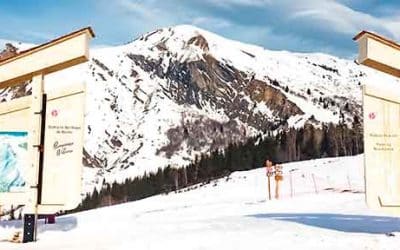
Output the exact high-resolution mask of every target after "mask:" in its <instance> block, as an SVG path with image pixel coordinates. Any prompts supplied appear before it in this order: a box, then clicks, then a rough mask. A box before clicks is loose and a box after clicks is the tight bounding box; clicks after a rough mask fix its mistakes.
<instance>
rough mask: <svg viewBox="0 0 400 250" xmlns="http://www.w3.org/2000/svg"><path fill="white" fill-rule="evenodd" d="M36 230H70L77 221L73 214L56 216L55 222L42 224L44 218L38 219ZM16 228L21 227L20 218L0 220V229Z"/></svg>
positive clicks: (75, 225) (74, 226)
mask: <svg viewBox="0 0 400 250" xmlns="http://www.w3.org/2000/svg"><path fill="white" fill-rule="evenodd" d="M38 222H39V224H38V232H39V233H41V232H46V231H63V232H65V231H70V230H72V229H74V228H76V227H77V225H78V221H77V219H76V218H75V217H74V216H65V217H64V216H62V217H57V218H56V224H44V219H40V220H38ZM2 227H3V228H16V229H22V227H23V223H22V220H14V221H1V222H0V230H1V228H2Z"/></svg>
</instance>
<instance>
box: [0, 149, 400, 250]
mask: <svg viewBox="0 0 400 250" xmlns="http://www.w3.org/2000/svg"><path fill="white" fill-rule="evenodd" d="M362 161H363V157H362V156H355V157H343V158H332V159H321V160H312V161H305V162H297V163H290V164H285V165H284V180H283V182H282V197H281V199H280V200H271V201H270V200H266V196H267V182H266V177H265V170H264V169H256V170H252V171H245V172H236V173H233V174H232V175H231V176H230V178H228V179H227V178H223V179H220V180H217V181H213V182H211V183H210V184H207V185H203V186H198V187H197V188H196V189H191V190H183V191H182V192H180V193H170V194H169V195H159V196H155V197H151V198H148V199H145V200H141V201H137V202H131V203H127V204H122V205H118V206H113V207H107V208H101V209H96V210H91V211H86V212H81V213H78V214H73V215H68V216H63V217H60V218H57V224H56V225H43V224H41V225H40V227H39V236H38V241H37V242H36V243H29V244H12V243H5V242H2V243H0V249H46V250H47V249H85V250H88V249H100V250H101V249H113V250H119V249H175V250H177V249H185V250H186V249H219V250H222V249H229V250H231V249H335V250H336V249H399V245H400V234H399V233H397V232H399V231H400V219H399V218H396V217H391V216H389V215H384V214H380V213H377V212H374V211H371V210H369V209H368V208H367V207H366V205H365V203H364V194H363V193H362V191H363V185H364V184H363V167H362V165H363V164H362ZM290 173H292V178H290ZM290 180H292V183H293V187H294V192H291V189H290ZM313 180H315V182H314V181H313ZM314 183H315V184H314ZM273 188H274V186H272V189H273ZM1 223H2V224H1V227H0V239H7V238H10V237H11V236H10V235H11V234H12V233H13V232H15V231H17V230H20V228H21V223H20V222H1ZM41 223H42V222H41ZM388 233H393V234H388Z"/></svg>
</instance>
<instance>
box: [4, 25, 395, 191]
mask: <svg viewBox="0 0 400 250" xmlns="http://www.w3.org/2000/svg"><path fill="white" fill-rule="evenodd" d="M378 79H379V84H380V83H385V84H388V85H390V84H393V83H394V82H396V81H397V80H395V79H393V78H391V77H390V76H386V75H383V74H380V73H377V72H374V71H372V70H369V69H366V68H364V67H362V66H359V65H357V64H355V63H354V62H353V61H349V60H344V59H340V58H336V57H334V56H330V55H325V54H299V53H291V52H286V51H270V50H266V49H264V48H261V47H258V46H253V45H248V44H243V43H240V42H236V41H232V40H228V39H225V38H223V37H220V36H218V35H216V34H213V33H210V32H208V31H205V30H202V29H199V28H196V27H193V26H188V25H181V26H176V27H171V28H164V29H159V30H156V31H154V32H150V33H147V34H145V35H143V36H141V37H139V38H137V39H136V40H134V41H132V42H130V43H128V44H126V45H123V46H117V47H110V48H101V49H92V51H91V60H90V62H89V63H87V64H85V65H81V66H76V67H73V68H71V69H69V70H66V71H64V72H60V73H57V74H54V75H51V76H49V77H48V78H47V79H46V88H54V87H60V86H62V84H69V83H71V82H74V81H82V80H85V81H86V82H87V93H88V97H87V113H86V122H87V128H86V144H85V150H84V155H85V158H84V165H85V166H86V168H85V182H86V183H85V184H86V188H87V190H90V188H91V187H93V185H96V184H97V185H101V184H102V182H103V179H104V178H105V179H106V181H113V180H117V181H123V180H124V179H125V178H126V177H131V176H135V175H140V174H143V173H144V172H146V171H147V172H148V171H154V170H156V169H157V168H159V167H164V166H166V165H168V164H170V165H173V166H182V165H184V164H187V163H189V162H190V161H191V160H193V159H194V158H195V156H196V155H198V154H201V153H205V152H209V151H210V150H215V149H217V148H224V147H226V146H228V145H229V144H230V143H233V142H241V141H244V140H246V138H248V137H249V136H252V135H255V134H257V133H260V132H263V131H265V130H266V129H268V130H274V129H278V128H286V127H296V128H298V127H302V126H304V124H306V123H310V124H313V125H314V126H320V125H321V123H322V122H324V123H327V122H333V123H338V122H339V121H342V122H345V123H348V124H351V123H352V121H353V119H354V118H355V117H357V118H358V119H361V118H362V117H361V84H363V83H365V82H372V83H375V84H376V83H378ZM54 82H57V84H54ZM21 88H22V89H21ZM21 91H22V92H29V87H26V86H22V87H20V89H19V90H15V89H14V90H12V91H10V90H7V91H3V92H2V93H1V95H2V96H3V97H2V98H1V99H2V100H3V101H6V100H9V99H11V98H15V97H18V96H19V95H18V96H15V93H16V92H17V93H20V92H21ZM1 99H0V100H1Z"/></svg>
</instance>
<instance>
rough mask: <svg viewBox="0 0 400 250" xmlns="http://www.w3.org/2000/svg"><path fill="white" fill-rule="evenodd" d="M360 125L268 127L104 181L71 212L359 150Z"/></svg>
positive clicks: (361, 145)
mask: <svg viewBox="0 0 400 250" xmlns="http://www.w3.org/2000/svg"><path fill="white" fill-rule="evenodd" d="M361 128H362V126H361V124H360V122H359V120H358V119H357V118H356V117H355V118H354V122H353V124H352V126H351V127H349V126H347V125H346V124H344V123H340V124H338V125H334V124H332V123H330V124H324V125H322V126H321V127H320V128H316V127H315V126H313V125H309V124H308V125H305V126H304V127H302V128H299V129H294V128H290V129H286V130H282V131H281V132H278V133H276V132H273V131H267V130H266V131H264V132H263V133H262V134H259V135H258V136H255V137H252V138H250V139H248V140H247V141H246V142H244V143H237V144H231V145H229V146H228V147H227V148H225V149H224V150H216V151H214V152H211V153H210V154H203V155H201V156H198V157H196V159H195V160H194V161H193V162H192V163H191V164H189V165H187V166H181V167H179V168H177V167H172V166H167V167H165V168H163V169H161V168H160V169H158V171H157V172H155V173H146V174H144V175H143V176H140V177H135V178H128V179H126V180H125V181H124V182H123V183H117V182H114V183H112V184H109V183H105V182H104V183H103V186H102V188H101V190H97V189H96V190H94V192H93V193H90V194H89V193H88V194H87V195H86V197H85V198H84V199H83V201H82V203H81V204H80V205H79V207H78V208H77V209H75V210H73V211H71V212H77V211H83V210H88V209H93V208H98V207H102V206H109V205H114V204H119V203H123V202H128V201H135V200H139V199H143V198H146V197H149V196H153V195H157V194H168V193H169V192H177V191H179V190H182V189H183V188H186V187H192V188H193V187H195V186H194V185H195V184H201V185H203V184H207V183H210V182H211V181H212V180H213V179H217V178H221V177H224V176H229V174H230V173H232V172H234V171H240V170H250V169H255V168H259V167H262V166H263V164H264V162H265V160H266V159H269V160H271V161H273V162H274V163H284V162H290V161H300V160H308V159H315V158H322V157H338V156H349V155H356V154H360V153H362V152H363V150H364V149H363V137H362V129H361Z"/></svg>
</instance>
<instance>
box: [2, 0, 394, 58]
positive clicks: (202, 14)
mask: <svg viewBox="0 0 400 250" xmlns="http://www.w3.org/2000/svg"><path fill="white" fill-rule="evenodd" d="M0 23H1V24H2V25H1V29H0V38H3V39H10V40H19V41H24V42H33V43H41V42H45V41H47V40H49V39H52V38H55V37H57V36H59V35H62V34H65V33H69V32H71V31H73V30H75V29H79V28H81V27H84V26H88V25H90V26H92V27H93V28H94V30H95V32H96V34H97V38H96V39H95V42H94V43H95V44H96V45H118V44H123V43H126V42H128V41H130V40H133V39H134V38H136V37H138V36H139V35H141V34H142V33H144V32H147V31H152V30H154V29H156V28H160V27H167V26H173V25H178V24H193V25H196V26H198V27H201V28H204V29H207V30H210V31H213V32H216V33H218V34H221V35H223V36H225V37H228V38H232V39H236V40H240V41H243V42H248V43H254V44H258V45H261V46H263V47H265V48H269V49H277V50H290V51H299V52H325V53H330V54H334V55H337V56H342V57H352V56H354V55H355V54H356V53H357V51H356V46H355V44H354V43H353V42H352V40H351V38H352V37H353V36H354V35H355V34H356V33H358V32H359V31H361V30H363V29H367V30H371V31H375V32H379V33H381V34H383V35H385V36H387V37H389V38H391V39H393V40H397V41H399V40H400V1H398V0H40V1H38V0H0Z"/></svg>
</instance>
